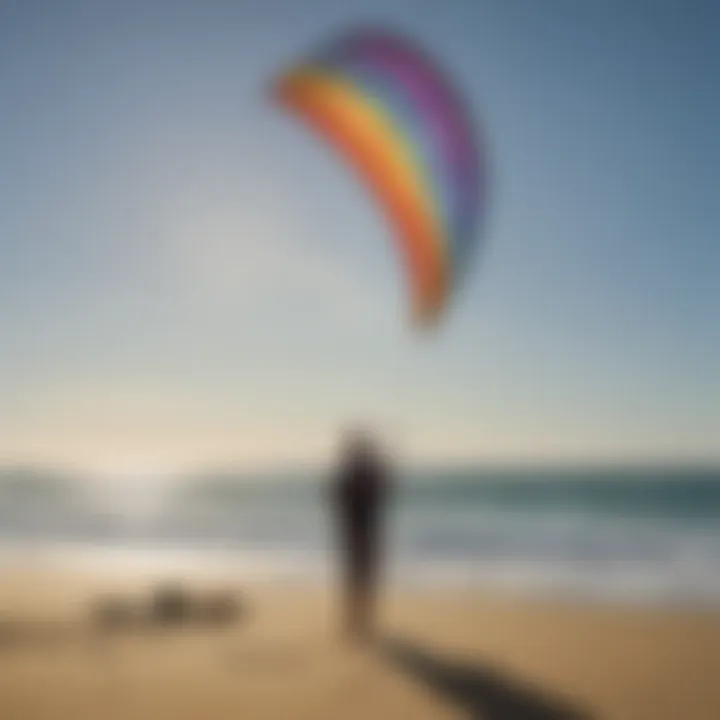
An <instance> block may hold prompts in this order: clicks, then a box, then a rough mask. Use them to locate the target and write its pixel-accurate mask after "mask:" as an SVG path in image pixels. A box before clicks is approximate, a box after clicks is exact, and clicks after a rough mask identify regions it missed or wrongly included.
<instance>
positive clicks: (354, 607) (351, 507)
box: [335, 454, 388, 634]
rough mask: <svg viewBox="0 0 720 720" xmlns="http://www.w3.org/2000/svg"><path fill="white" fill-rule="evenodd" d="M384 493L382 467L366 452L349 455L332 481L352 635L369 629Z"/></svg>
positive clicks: (379, 558) (386, 487) (376, 578)
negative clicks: (348, 458)
mask: <svg viewBox="0 0 720 720" xmlns="http://www.w3.org/2000/svg"><path fill="white" fill-rule="evenodd" d="M387 493H388V479H387V476H386V471H385V468H384V467H383V466H382V464H381V463H380V461H379V460H378V459H376V458H374V457H372V456H370V455H369V454H362V455H359V456H357V457H354V458H351V459H350V460H349V462H347V463H346V465H345V467H343V468H342V469H341V471H340V473H339V476H338V478H337V480H336V484H335V506H336V507H335V510H336V514H337V519H338V521H339V531H340V542H341V546H342V548H341V549H342V553H343V557H342V561H343V565H344V572H345V589H346V594H347V597H346V601H347V611H348V624H349V626H350V630H351V632H353V633H355V634H357V633H364V632H366V631H367V630H368V629H369V624H370V614H371V611H372V607H371V606H372V602H373V599H374V592H375V588H376V584H377V580H378V570H379V567H378V565H379V561H380V560H381V556H382V552H381V550H382V538H381V530H382V527H381V524H382V516H383V510H384V506H385V501H386V497H387Z"/></svg>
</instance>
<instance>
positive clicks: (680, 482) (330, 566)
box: [0, 469, 720, 607]
mask: <svg viewBox="0 0 720 720" xmlns="http://www.w3.org/2000/svg"><path fill="white" fill-rule="evenodd" d="M82 487H83V486H82V485H79V484H78V483H75V482H72V480H71V479H70V480H69V479H67V478H64V479H63V481H62V482H58V481H57V478H55V479H53V478H46V477H44V476H42V475H37V474H36V475H33V474H28V473H25V474H20V475H18V473H17V472H15V473H14V474H13V473H12V472H7V473H5V474H2V473H0V547H3V548H5V549H4V551H0V555H4V557H5V558H6V561H8V558H12V557H13V552H14V551H17V549H18V548H22V549H23V550H24V551H25V552H26V551H27V549H28V547H31V548H33V549H34V550H35V551H38V550H39V549H41V550H42V551H43V553H44V557H47V556H48V555H52V554H53V553H54V555H55V556H56V557H57V558H60V559H63V560H64V561H70V560H72V561H73V562H75V563H85V564H87V565H88V566H92V567H96V568H98V567H100V568H102V569H103V570H104V571H106V572H111V573H119V572H125V571H134V572H138V571H142V572H145V573H149V574H151V575H153V574H154V575H163V576H167V575H171V574H173V573H179V572H182V571H183V570H190V569H191V568H192V569H193V571H203V572H213V573H214V572H219V573H225V572H231V573H234V574H236V575H237V576H238V577H241V578H243V577H247V578H252V579H264V580H267V581H293V582H296V581H299V582H324V581H327V580H328V579H329V578H330V577H331V576H332V573H333V572H334V569H335V567H334V562H333V561H334V556H333V553H332V547H333V527H332V523H331V521H330V518H329V517H328V508H327V502H326V496H325V488H324V486H323V484H322V482H321V481H320V480H319V479H318V478H316V477H313V476H312V474H304V475H302V476H298V477H293V476H291V475H286V476H273V477H263V478H248V477H236V476H233V475H225V476H220V477H218V476H215V477H197V478H194V479H186V480H185V481H183V482H178V483H176V485H175V486H171V487H174V489H173V490H171V491H168V492H167V493H166V494H165V495H163V496H162V498H160V500H158V499H157V498H156V501H155V503H154V504H153V505H152V507H148V505H147V503H145V504H143V502H141V501H140V500H139V499H138V496H137V488H135V489H133V490H132V491H131V489H128V491H127V493H125V496H122V492H121V496H122V497H118V495H117V494H115V495H113V497H112V498H110V497H103V495H102V494H101V493H97V492H89V491H87V490H83V489H82ZM86 487H92V484H88V485H87V486H86ZM388 520H389V522H388V547H389V549H390V550H389V557H388V563H387V570H386V575H387V579H388V582H389V583H392V584H395V585H407V586H412V585H415V586H426V585H433V586H437V585H447V586H456V587H479V588H485V589H487V590H493V591H499V592H503V593H520V594H532V595H542V596H555V597H563V598H569V599H583V598H587V599H593V600H595V601H597V600H600V601H607V602H613V601H622V602H640V603H680V604H684V605H702V606H706V605H709V606H713V607H717V606H720V470H711V469H660V470H588V471H570V470H554V471H553V470H547V469H544V470H534V471H533V470H523V471H507V470H506V471H500V470H498V471H489V470H479V469H474V470H473V469H467V470H462V471H459V470H455V471H442V470H435V471H425V472H417V473H412V474H408V475H407V476H406V477H403V478H401V479H400V481H399V483H398V486H397V489H396V492H395V496H394V499H393V503H392V506H391V511H390V515H389V518H388ZM15 556H16V557H17V553H16V555H15ZM25 557H27V555H25Z"/></svg>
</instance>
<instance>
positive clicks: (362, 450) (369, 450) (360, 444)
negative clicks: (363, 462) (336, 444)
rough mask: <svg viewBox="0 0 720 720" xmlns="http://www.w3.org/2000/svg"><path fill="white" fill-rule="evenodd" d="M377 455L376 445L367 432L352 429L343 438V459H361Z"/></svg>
mask: <svg viewBox="0 0 720 720" xmlns="http://www.w3.org/2000/svg"><path fill="white" fill-rule="evenodd" d="M376 453H377V444H376V442H375V440H374V439H373V437H372V435H371V433H370V432H369V431H368V430H365V429H362V428H357V427H356V428H352V429H350V430H346V431H345V433H344V436H343V449H342V454H343V457H345V458H348V459H350V458H352V459H362V458H367V457H372V456H374V455H375V454H376Z"/></svg>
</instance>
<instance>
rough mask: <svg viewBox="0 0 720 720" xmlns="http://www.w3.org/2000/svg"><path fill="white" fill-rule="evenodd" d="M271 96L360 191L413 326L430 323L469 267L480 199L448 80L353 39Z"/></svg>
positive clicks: (365, 35) (461, 114) (376, 34)
mask: <svg viewBox="0 0 720 720" xmlns="http://www.w3.org/2000/svg"><path fill="white" fill-rule="evenodd" d="M275 91H276V95H277V98H278V99H279V101H280V102H281V103H282V105H283V106H285V107H286V108H288V109H290V110H291V111H293V112H294V113H296V114H297V115H298V116H299V117H300V118H302V119H303V120H304V121H305V122H306V123H307V124H308V125H309V126H310V127H312V128H313V129H314V130H316V131H317V132H318V133H320V135H321V136H322V137H324V138H325V139H326V140H328V141H329V142H330V143H331V144H332V145H333V146H334V147H335V148H336V149H337V150H338V151H339V152H340V153H341V154H342V155H344V156H345V157H346V158H347V159H348V160H349V161H350V163H351V164H352V165H353V166H354V168H355V169H356V171H357V172H358V173H359V174H360V176H361V178H362V179H363V180H364V181H365V183H366V184H367V185H368V187H369V188H370V190H371V191H372V193H373V194H374V196H375V198H376V199H377V201H378V203H379V204H380V206H381V207H382V208H383V209H384V211H385V213H386V215H387V217H388V219H389V220H390V223H391V226H392V227H393V229H394V233H393V235H394V237H395V238H396V239H397V242H398V245H399V247H400V250H401V251H402V254H403V256H404V259H405V266H406V269H407V276H408V282H409V286H410V290H411V294H412V308H413V317H414V319H415V320H416V321H417V322H418V323H421V324H427V323H430V322H432V321H434V320H437V319H438V317H439V316H440V313H441V311H442V310H443V309H444V308H445V307H446V305H447V303H448V300H449V298H450V297H451V295H452V293H453V291H454V289H456V288H457V286H458V282H459V280H460V278H461V276H462V275H463V273H464V271H465V269H466V267H467V265H468V263H469V260H470V254H471V250H472V248H473V246H474V245H475V242H476V238H477V234H478V227H477V226H478V221H479V219H480V217H481V216H482V214H483V211H484V194H485V187H484V185H485V183H484V178H483V173H482V167H481V162H480V152H479V148H478V146H477V144H476V141H475V134H474V132H473V128H472V125H471V122H470V119H469V117H468V114H467V113H466V111H465V109H464V107H463V105H462V103H461V102H460V100H459V97H458V95H457V93H456V92H455V90H454V89H453V88H452V86H451V85H450V83H449V82H448V80H447V78H446V77H445V76H444V74H443V73H442V72H441V71H440V70H439V69H438V67H437V65H436V64H435V63H434V62H432V61H431V60H430V59H429V58H428V57H427V56H426V55H425V54H424V53H423V52H421V51H420V50H419V49H418V48H416V47H414V46H413V45H412V44H411V43H410V42H409V41H408V40H406V39H404V38H401V37H399V36H397V35H395V34H392V33H388V32H386V31H381V30H359V31H353V32H350V33H348V34H346V35H344V36H343V37H341V38H340V39H339V40H337V41H336V42H333V43H332V44H331V45H330V46H329V47H326V48H324V49H323V50H322V51H321V52H319V53H318V54H316V55H314V56H313V57H311V58H309V59H308V60H306V61H304V62H302V63H300V64H299V65H297V66H295V67H293V68H291V69H290V70H289V71H288V72H286V73H284V74H283V75H282V76H281V77H280V78H279V79H278V81H277V83H276V85H275Z"/></svg>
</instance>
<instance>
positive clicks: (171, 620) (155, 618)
mask: <svg viewBox="0 0 720 720" xmlns="http://www.w3.org/2000/svg"><path fill="white" fill-rule="evenodd" d="M193 605H194V603H193V601H192V598H191V597H190V596H189V595H188V593H187V592H186V591H185V590H184V589H183V588H182V587H181V586H180V585H174V584H168V585H162V586H160V587H159V588H157V589H156V590H155V592H154V593H153V597H152V600H151V602H150V620H151V622H152V623H153V624H155V625H181V624H183V623H185V622H187V621H189V620H192V615H193Z"/></svg>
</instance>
